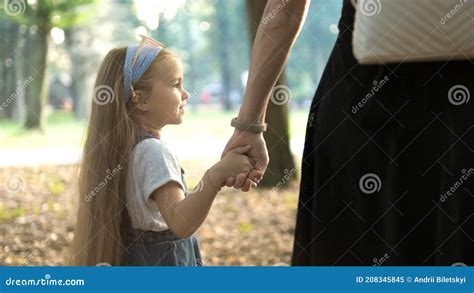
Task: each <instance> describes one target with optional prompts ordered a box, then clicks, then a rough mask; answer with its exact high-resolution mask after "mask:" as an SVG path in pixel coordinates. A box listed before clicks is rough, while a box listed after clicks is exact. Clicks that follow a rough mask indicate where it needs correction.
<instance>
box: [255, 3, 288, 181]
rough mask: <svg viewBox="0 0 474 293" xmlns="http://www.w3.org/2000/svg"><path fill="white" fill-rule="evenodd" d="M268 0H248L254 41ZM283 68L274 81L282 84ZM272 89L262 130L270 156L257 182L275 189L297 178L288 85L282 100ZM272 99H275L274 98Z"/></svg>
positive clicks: (283, 90) (283, 81)
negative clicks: (259, 180) (293, 153)
mask: <svg viewBox="0 0 474 293" xmlns="http://www.w3.org/2000/svg"><path fill="white" fill-rule="evenodd" d="M266 2H267V1H254V0H247V2H246V4H247V15H248V24H249V33H250V36H251V42H252V45H253V42H254V39H255V34H256V32H257V29H258V25H259V23H260V19H261V17H262V14H263V11H264V9H265V5H266ZM284 75H285V74H284V71H283V72H282V74H281V75H280V77H279V78H278V81H277V83H276V84H277V85H280V86H283V85H284V84H285V77H284ZM276 92H277V91H276V90H275V93H273V92H272V95H273V96H274V98H273V99H271V100H270V102H269V103H268V108H267V112H266V122H267V123H268V125H269V127H268V130H267V132H265V133H264V138H265V141H266V143H267V147H268V154H269V156H270V163H269V164H268V167H267V171H266V173H265V176H264V177H263V179H262V181H261V182H260V184H259V186H261V187H275V186H276V187H278V189H280V188H282V187H285V186H287V184H288V182H289V181H293V180H295V179H296V176H294V175H295V173H296V168H295V162H294V160H293V156H292V154H291V149H290V136H289V132H288V102H289V99H288V97H289V95H290V93H289V89H288V88H287V87H282V89H281V93H282V94H283V95H286V96H284V99H286V102H284V103H281V100H280V99H279V98H277V96H276ZM273 101H275V102H273Z"/></svg>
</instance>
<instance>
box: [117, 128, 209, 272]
mask: <svg viewBox="0 0 474 293" xmlns="http://www.w3.org/2000/svg"><path fill="white" fill-rule="evenodd" d="M147 138H153V136H152V135H151V134H144V135H143V136H142V137H141V139H140V140H139V142H140V141H141V140H143V139H147ZM183 175H184V170H183V169H181V178H182V180H183V182H184V176H183ZM185 194H186V192H185ZM127 243H128V248H127V251H126V253H125V261H124V262H125V265H127V266H202V258H201V252H200V250H199V244H198V239H197V237H196V236H194V235H193V236H191V237H189V238H178V237H177V236H175V235H174V234H173V232H171V230H169V229H168V230H166V231H161V232H156V231H144V230H140V229H133V228H131V227H130V228H129V229H128V231H127Z"/></svg>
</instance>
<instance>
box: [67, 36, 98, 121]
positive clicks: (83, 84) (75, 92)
mask: <svg viewBox="0 0 474 293" xmlns="http://www.w3.org/2000/svg"><path fill="white" fill-rule="evenodd" d="M80 30H81V28H79V27H70V28H68V29H66V30H65V31H64V32H65V37H66V42H65V44H66V46H67V52H68V54H69V58H70V60H71V73H70V74H71V77H72V80H71V86H70V93H71V98H72V101H73V111H74V116H75V117H76V119H78V120H83V119H84V118H86V115H87V101H88V99H87V93H88V92H89V91H88V90H87V88H88V83H87V79H88V75H89V70H88V69H87V68H84V66H88V65H89V63H88V61H89V60H88V59H90V58H91V56H89V55H90V54H87V52H88V51H87V50H84V49H79V48H81V47H82V48H84V46H88V45H91V44H90V43H89V44H80V42H79V40H77V33H78V32H79V31H80ZM81 45H82V46H81Z"/></svg>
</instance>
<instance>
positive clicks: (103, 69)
mask: <svg viewBox="0 0 474 293" xmlns="http://www.w3.org/2000/svg"><path fill="white" fill-rule="evenodd" d="M126 50H127V48H126V47H123V48H116V49H112V50H111V51H110V52H109V53H108V54H107V56H106V57H105V58H104V60H103V61H102V64H101V66H100V69H99V72H98V74H97V79H96V82H95V86H94V96H93V101H92V107H91V112H90V117H89V123H88V128H87V130H86V134H85V137H86V139H85V144H84V151H83V155H82V159H81V164H80V171H79V178H78V210H77V220H76V227H75V232H74V239H73V243H72V245H71V249H70V255H69V256H68V263H69V265H75V266H94V265H97V264H99V263H108V264H110V265H122V264H123V261H122V259H123V256H124V253H125V251H126V249H127V245H128V244H127V242H128V241H127V237H126V231H127V229H128V228H129V227H130V226H131V223H130V218H129V216H128V212H127V209H126V201H127V198H126V194H125V180H126V175H127V169H128V165H129V159H130V155H131V153H132V150H133V147H134V145H135V144H136V142H137V141H138V139H139V137H140V135H141V133H142V130H143V129H142V126H141V122H140V117H139V111H137V109H136V107H135V104H134V103H133V101H132V99H130V100H129V102H128V103H127V104H125V102H124V97H123V64H124V60H125V55H126ZM171 58H176V55H175V54H174V53H172V52H171V51H169V50H166V49H162V50H161V51H160V53H159V54H158V56H157V57H156V58H155V59H154V61H153V63H152V64H151V65H150V67H149V68H148V69H147V71H146V72H145V73H144V74H143V76H142V77H141V78H140V79H139V80H138V81H137V82H135V83H133V88H134V89H135V90H137V91H138V90H141V91H143V92H145V93H151V92H152V90H153V84H154V82H155V81H156V76H157V70H158V68H162V65H163V64H162V63H163V62H166V61H168V60H170V59H171ZM143 98H147V97H143Z"/></svg>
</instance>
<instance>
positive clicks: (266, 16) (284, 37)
mask: <svg viewBox="0 0 474 293" xmlns="http://www.w3.org/2000/svg"><path fill="white" fill-rule="evenodd" d="M309 3H310V1H307V0H269V1H268V3H267V5H266V6H265V10H264V12H263V15H262V21H261V22H260V25H259V27H258V30H257V34H256V36H255V42H254V44H253V48H252V53H251V58H250V69H249V76H248V80H247V88H246V90H245V94H244V101H243V104H242V107H241V108H240V112H239V116H238V120H240V121H242V122H247V123H256V122H257V123H263V122H264V121H265V110H266V108H267V104H268V98H269V95H270V92H271V90H272V88H273V86H274V85H275V82H276V81H277V79H278V77H279V76H280V74H281V72H282V70H283V65H284V64H285V62H286V60H287V58H288V54H289V53H290V51H291V48H292V46H293V44H294V42H295V40H296V38H297V36H298V34H299V32H300V30H301V27H302V25H303V23H304V20H305V17H306V13H307V10H308V6H309Z"/></svg>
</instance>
